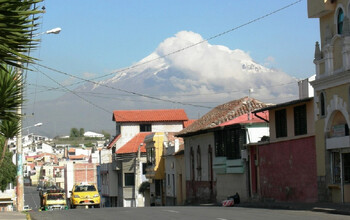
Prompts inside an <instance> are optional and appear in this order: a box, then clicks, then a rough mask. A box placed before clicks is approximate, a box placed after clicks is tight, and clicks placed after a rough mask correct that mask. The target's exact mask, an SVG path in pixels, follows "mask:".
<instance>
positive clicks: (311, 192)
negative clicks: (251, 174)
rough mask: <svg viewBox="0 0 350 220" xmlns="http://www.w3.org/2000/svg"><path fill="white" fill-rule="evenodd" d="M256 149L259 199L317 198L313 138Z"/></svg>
mask: <svg viewBox="0 0 350 220" xmlns="http://www.w3.org/2000/svg"><path fill="white" fill-rule="evenodd" d="M258 148H259V156H258V160H259V179H260V195H261V197H262V198H273V199H275V200H278V201H297V202H316V201H317V177H316V151H315V138H314V137H307V138H301V139H296V140H290V141H284V142H278V143H271V144H268V145H260V146H259V147H258Z"/></svg>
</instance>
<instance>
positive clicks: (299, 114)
mask: <svg viewBox="0 0 350 220" xmlns="http://www.w3.org/2000/svg"><path fill="white" fill-rule="evenodd" d="M306 133H307V116H306V104H304V105H300V106H296V107H294V134H295V135H296V136H297V135H303V134H306Z"/></svg>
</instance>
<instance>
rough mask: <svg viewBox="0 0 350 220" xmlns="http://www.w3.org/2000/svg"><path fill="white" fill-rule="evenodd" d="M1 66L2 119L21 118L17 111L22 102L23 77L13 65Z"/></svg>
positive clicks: (0, 115) (0, 112)
mask: <svg viewBox="0 0 350 220" xmlns="http://www.w3.org/2000/svg"><path fill="white" fill-rule="evenodd" d="M0 66H1V68H0V100H1V102H0V120H12V119H13V118H19V115H18V114H17V112H16V111H17V109H18V108H19V107H20V106H21V104H22V93H21V91H22V88H23V83H22V77H21V75H19V74H18V73H16V71H15V70H14V68H13V67H11V66H8V65H4V64H0Z"/></svg>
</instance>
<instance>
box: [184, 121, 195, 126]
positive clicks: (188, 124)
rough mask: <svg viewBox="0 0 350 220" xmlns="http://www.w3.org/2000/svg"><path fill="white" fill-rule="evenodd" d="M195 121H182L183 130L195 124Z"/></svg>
mask: <svg viewBox="0 0 350 220" xmlns="http://www.w3.org/2000/svg"><path fill="white" fill-rule="evenodd" d="M195 121H196V119H190V120H188V121H184V128H187V127H188V126H190V125H191V124H193V122H195Z"/></svg>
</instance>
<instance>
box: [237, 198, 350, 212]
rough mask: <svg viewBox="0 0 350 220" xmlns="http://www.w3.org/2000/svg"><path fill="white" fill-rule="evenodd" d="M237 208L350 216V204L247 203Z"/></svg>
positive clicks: (238, 205)
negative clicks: (304, 211)
mask: <svg viewBox="0 0 350 220" xmlns="http://www.w3.org/2000/svg"><path fill="white" fill-rule="evenodd" d="M235 206H236V207H247V208H263V209H286V210H308V211H314V212H326V213H332V214H341V215H350V204H341V203H293V202H269V201H264V202H246V203H241V204H237V205H235Z"/></svg>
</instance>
